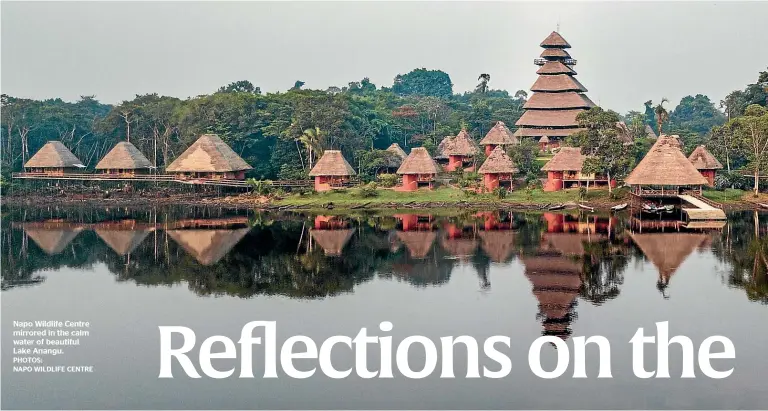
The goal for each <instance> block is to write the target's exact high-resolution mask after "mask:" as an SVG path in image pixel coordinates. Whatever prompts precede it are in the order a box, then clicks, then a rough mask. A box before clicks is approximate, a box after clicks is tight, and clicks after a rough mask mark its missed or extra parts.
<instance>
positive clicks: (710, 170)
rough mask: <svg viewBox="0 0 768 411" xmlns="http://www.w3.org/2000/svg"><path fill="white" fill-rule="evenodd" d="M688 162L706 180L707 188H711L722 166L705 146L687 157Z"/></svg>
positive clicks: (697, 148)
mask: <svg viewBox="0 0 768 411" xmlns="http://www.w3.org/2000/svg"><path fill="white" fill-rule="evenodd" d="M688 160H690V162H691V163H692V164H693V166H694V167H696V169H697V170H699V172H700V173H701V175H702V176H704V178H706V179H707V182H708V183H709V186H710V187H713V186H714V185H715V175H716V174H717V170H722V169H723V165H722V164H721V163H720V162H719V161H718V160H717V159H716V158H715V156H713V155H712V153H710V152H709V150H707V147H706V146H705V145H700V146H698V147H696V149H695V150H693V153H691V155H690V156H688Z"/></svg>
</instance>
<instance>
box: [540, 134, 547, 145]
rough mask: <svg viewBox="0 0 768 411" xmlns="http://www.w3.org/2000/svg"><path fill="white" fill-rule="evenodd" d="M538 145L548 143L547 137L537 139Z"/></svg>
mask: <svg viewBox="0 0 768 411" xmlns="http://www.w3.org/2000/svg"><path fill="white" fill-rule="evenodd" d="M539 143H542V144H546V143H549V137H547V136H541V138H540V139H539Z"/></svg>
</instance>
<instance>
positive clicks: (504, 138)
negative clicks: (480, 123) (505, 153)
mask: <svg viewBox="0 0 768 411" xmlns="http://www.w3.org/2000/svg"><path fill="white" fill-rule="evenodd" d="M516 144H520V140H518V139H517V137H515V136H514V135H513V134H512V132H511V131H510V130H509V127H507V125H506V124H504V122H503V121H497V122H496V125H495V126H493V128H491V129H490V130H488V133H487V134H486V135H485V137H483V139H482V140H480V145H481V146H487V145H495V146H505V145H516Z"/></svg>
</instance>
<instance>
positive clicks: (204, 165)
mask: <svg viewBox="0 0 768 411" xmlns="http://www.w3.org/2000/svg"><path fill="white" fill-rule="evenodd" d="M251 168H252V167H251V166H250V165H248V163H246V162H245V160H243V159H242V158H240V156H239V155H237V153H235V152H234V151H233V150H232V148H231V147H229V146H228V145H227V143H225V142H224V141H222V140H221V138H219V136H217V135H216V134H203V135H202V136H200V138H198V139H197V141H195V142H194V143H193V144H192V145H191V146H189V148H188V149H187V150H186V151H184V152H183V153H181V155H180V156H179V157H178V158H176V160H174V161H173V162H172V163H171V164H170V165H169V166H168V167H166V169H165V171H166V172H168V173H170V174H176V175H177V176H178V177H179V178H182V179H184V178H204V179H212V180H219V179H234V180H243V179H245V172H246V171H247V170H250V169H251Z"/></svg>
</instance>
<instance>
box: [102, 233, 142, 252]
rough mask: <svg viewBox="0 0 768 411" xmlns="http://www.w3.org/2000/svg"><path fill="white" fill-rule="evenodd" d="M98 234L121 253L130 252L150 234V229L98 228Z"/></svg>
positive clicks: (110, 246)
mask: <svg viewBox="0 0 768 411" xmlns="http://www.w3.org/2000/svg"><path fill="white" fill-rule="evenodd" d="M95 231H96V235H98V236H99V237H101V239H102V240H104V242H105V243H106V244H107V245H108V246H109V248H111V249H113V250H115V252H116V253H118V254H119V255H127V254H130V253H131V252H132V251H133V250H134V249H135V248H136V247H137V246H138V245H139V244H141V242H142V241H144V239H145V238H147V236H148V235H149V230H103V229H96V230H95Z"/></svg>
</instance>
